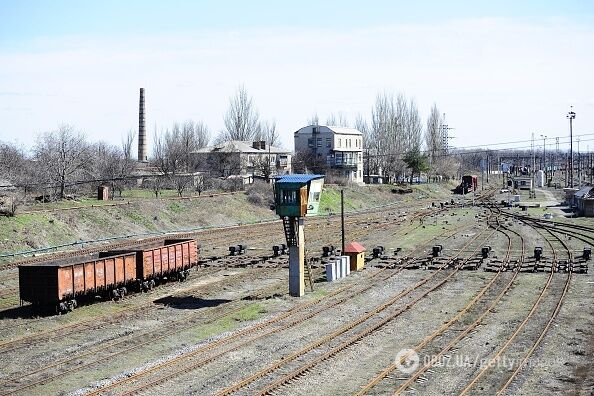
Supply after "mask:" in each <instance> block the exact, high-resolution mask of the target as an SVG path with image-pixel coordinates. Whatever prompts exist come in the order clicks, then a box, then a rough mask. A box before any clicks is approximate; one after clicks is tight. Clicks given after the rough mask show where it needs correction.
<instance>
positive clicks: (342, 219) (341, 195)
mask: <svg viewBox="0 0 594 396" xmlns="http://www.w3.org/2000/svg"><path fill="white" fill-rule="evenodd" d="M340 227H341V230H342V250H341V251H340V253H341V254H342V255H344V190H340Z"/></svg>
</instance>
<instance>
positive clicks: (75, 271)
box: [19, 239, 198, 313]
mask: <svg viewBox="0 0 594 396" xmlns="http://www.w3.org/2000/svg"><path fill="white" fill-rule="evenodd" d="M197 263H198V245H197V243H196V241H195V240H194V239H166V240H164V241H162V242H161V243H157V244H150V245H146V246H141V247H139V248H136V249H134V250H113V251H107V252H100V253H95V254H92V255H85V256H79V257H75V258H71V259H61V260H55V261H46V262H41V263H35V264H26V265H20V266H19V292H20V298H21V300H22V301H27V302H30V303H31V304H33V306H34V307H36V308H54V309H55V310H56V312H58V313H61V312H67V311H71V310H73V309H74V308H76V307H77V306H78V305H79V303H80V302H82V301H89V300H94V299H96V298H103V299H120V298H122V297H124V296H125V295H126V294H127V293H128V292H129V291H130V290H134V291H148V290H150V289H152V288H153V287H154V286H155V284H156V283H157V282H164V281H166V280H169V279H174V280H180V281H181V280H185V279H186V278H187V277H188V275H189V270H190V268H192V267H194V266H195V265H196V264H197Z"/></svg>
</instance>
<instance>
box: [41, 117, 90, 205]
mask: <svg viewBox="0 0 594 396" xmlns="http://www.w3.org/2000/svg"><path fill="white" fill-rule="evenodd" d="M34 151H35V160H36V164H37V166H38V169H39V170H40V171H41V172H42V173H43V174H45V175H46V176H47V178H48V179H49V181H51V182H53V183H55V185H56V186H57V190H58V197H59V198H64V195H65V190H66V186H67V185H68V183H70V182H71V181H73V180H75V179H76V176H77V175H80V174H81V173H83V171H84V170H86V169H87V168H88V155H89V148H88V145H87V143H86V141H85V136H84V134H83V133H82V132H76V131H75V130H74V128H73V127H72V126H70V125H62V126H60V127H59V128H58V130H56V131H52V132H46V133H44V134H42V135H41V136H39V137H38V138H37V142H36V144H35V149H34Z"/></svg>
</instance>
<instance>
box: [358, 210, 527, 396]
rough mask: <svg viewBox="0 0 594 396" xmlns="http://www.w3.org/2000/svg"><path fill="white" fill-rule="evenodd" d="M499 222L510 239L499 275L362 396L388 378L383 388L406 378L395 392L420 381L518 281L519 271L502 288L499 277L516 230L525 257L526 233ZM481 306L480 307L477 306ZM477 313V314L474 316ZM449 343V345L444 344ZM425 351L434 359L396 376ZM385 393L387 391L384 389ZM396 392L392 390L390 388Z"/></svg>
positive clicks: (371, 383)
mask: <svg viewBox="0 0 594 396" xmlns="http://www.w3.org/2000/svg"><path fill="white" fill-rule="evenodd" d="M496 221H497V224H495V225H493V224H491V227H493V228H494V229H496V230H497V231H499V232H502V233H503V234H504V235H505V236H506V238H507V240H508V246H507V251H506V253H505V257H504V260H503V261H502V262H501V264H500V267H499V269H498V271H497V272H496V273H495V275H494V276H493V277H492V278H491V280H490V281H489V282H488V283H487V284H486V285H485V286H483V288H482V289H481V290H480V291H479V292H478V293H477V294H476V295H475V296H474V298H473V299H472V300H471V301H469V302H468V303H467V304H466V305H465V306H464V307H463V308H462V309H461V310H459V311H458V313H457V314H456V315H455V316H454V317H452V318H451V319H450V320H449V321H447V322H446V323H444V324H443V325H441V326H439V327H438V328H437V329H436V330H435V331H433V332H432V333H431V334H430V335H428V336H427V337H424V338H423V340H422V341H421V342H420V343H418V344H417V345H415V346H414V347H412V348H410V349H408V352H407V353H406V354H403V355H402V356H401V357H400V359H398V360H397V361H395V362H393V363H392V364H390V365H388V366H387V367H386V368H385V369H383V370H382V371H381V372H379V373H378V374H377V375H375V376H374V377H373V378H372V379H371V380H370V381H369V382H368V383H367V384H366V385H364V386H363V387H362V388H361V389H360V390H359V391H358V392H357V395H358V396H362V395H365V394H367V393H368V392H369V391H370V390H371V389H373V388H374V387H377V386H378V385H380V383H381V382H382V381H385V380H386V379H387V378H389V380H388V381H387V382H388V383H389V384H388V385H387V386H384V387H383V388H388V389H389V388H391V387H392V386H393V384H394V383H397V382H402V383H401V385H400V386H399V387H398V388H397V389H396V391H394V392H393V393H394V394H400V393H402V392H404V391H405V390H406V389H407V388H408V387H410V386H411V385H412V384H413V383H414V382H415V381H417V380H418V379H419V378H420V377H421V376H422V375H423V374H424V373H425V372H426V371H427V370H429V369H430V368H431V367H432V366H433V365H435V364H437V363H438V362H440V361H441V360H442V359H444V356H445V355H446V354H447V353H448V352H449V351H451V350H452V349H453V348H455V347H456V345H457V344H458V343H459V342H460V341H461V340H462V339H463V338H464V337H466V336H467V335H468V334H470V333H471V332H472V331H473V330H474V329H475V328H476V327H477V326H479V325H480V323H481V322H482V321H483V319H484V318H485V317H486V316H487V315H488V314H489V313H490V312H491V310H492V309H493V308H494V307H495V306H496V305H497V303H498V302H499V300H501V298H502V297H503V296H504V295H505V294H506V293H507V292H508V291H509V290H510V288H511V287H512V285H513V284H514V281H515V279H516V277H517V275H518V272H517V271H516V272H514V273H513V275H512V276H511V278H510V279H509V280H508V281H507V283H504V284H503V285H502V288H501V289H500V290H498V287H497V286H498V281H499V280H500V277H501V276H502V274H503V273H504V272H503V271H505V270H506V269H507V267H508V266H509V263H510V257H511V252H512V237H511V234H512V233H513V234H516V235H517V236H518V237H519V241H520V246H521V251H522V254H521V255H520V258H519V259H520V260H522V258H523V256H524V249H525V246H524V239H523V237H522V236H521V235H520V234H519V233H516V232H514V231H511V230H508V229H507V228H506V227H505V226H503V225H501V224H499V222H498V219H497V218H496ZM481 304H483V305H485V306H486V307H481V306H480V305H481ZM477 308H479V309H477ZM473 317H474V318H473ZM466 322H470V323H469V324H468V325H466V326H465V327H464V328H462V329H460V328H458V327H455V326H456V325H459V324H461V323H466ZM444 344H445V345H444ZM422 351H426V353H425V355H426V356H431V359H430V360H427V359H423V361H425V362H426V363H425V364H424V365H422V366H420V367H419V368H418V369H416V370H415V371H414V372H412V373H410V376H409V377H408V378H406V377H404V378H403V377H402V376H400V377H398V378H394V376H393V373H394V372H396V371H397V370H399V369H400V368H401V367H403V365H404V364H405V363H406V360H407V359H409V358H410V357H412V355H413V354H417V355H418V354H420V353H421V352H422ZM400 374H401V373H400ZM382 393H386V392H383V391H382ZM390 393H392V392H390Z"/></svg>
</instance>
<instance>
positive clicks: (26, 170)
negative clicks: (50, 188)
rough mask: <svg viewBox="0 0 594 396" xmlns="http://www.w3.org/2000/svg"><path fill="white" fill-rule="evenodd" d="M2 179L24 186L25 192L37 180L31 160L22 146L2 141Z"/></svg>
mask: <svg viewBox="0 0 594 396" xmlns="http://www.w3.org/2000/svg"><path fill="white" fill-rule="evenodd" d="M0 179H5V180H6V181H9V182H11V183H12V184H14V185H17V186H18V187H22V188H23V189H24V192H25V194H26V192H27V188H28V186H29V185H30V184H33V183H34V182H35V180H34V175H33V174H32V168H31V161H30V159H29V158H28V157H27V154H26V153H25V150H24V149H23V148H22V147H19V146H16V145H14V144H10V143H3V142H0Z"/></svg>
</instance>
